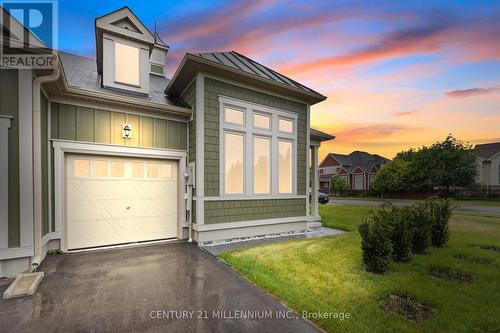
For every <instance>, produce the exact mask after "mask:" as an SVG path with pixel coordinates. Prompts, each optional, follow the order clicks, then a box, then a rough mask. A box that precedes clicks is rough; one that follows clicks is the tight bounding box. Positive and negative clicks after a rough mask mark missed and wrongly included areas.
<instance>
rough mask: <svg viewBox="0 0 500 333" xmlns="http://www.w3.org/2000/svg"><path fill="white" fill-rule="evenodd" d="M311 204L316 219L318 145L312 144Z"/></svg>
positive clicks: (317, 213) (317, 212)
mask: <svg viewBox="0 0 500 333" xmlns="http://www.w3.org/2000/svg"><path fill="white" fill-rule="evenodd" d="M311 148H312V157H311V160H312V161H311V163H312V169H313V172H312V179H311V182H312V184H311V185H312V191H311V192H312V194H311V195H312V205H313V216H314V219H315V220H316V219H317V218H319V210H318V188H319V179H318V147H317V146H312V147H311Z"/></svg>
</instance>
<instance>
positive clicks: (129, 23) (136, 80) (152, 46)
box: [95, 7, 168, 95]
mask: <svg viewBox="0 0 500 333" xmlns="http://www.w3.org/2000/svg"><path fill="white" fill-rule="evenodd" d="M95 29H96V53H97V72H98V73H99V74H100V75H101V84H102V87H104V88H109V89H119V90H125V91H127V92H133V93H137V94H141V95H148V94H149V93H150V84H151V78H150V75H151V74H154V75H161V76H163V77H164V76H165V73H166V70H165V57H166V55H167V52H168V46H167V45H166V44H165V43H164V42H163V41H161V38H160V37H159V36H158V34H157V33H156V32H155V34H153V33H151V32H150V31H149V30H148V29H147V28H146V26H144V24H143V23H142V22H141V21H140V20H139V19H138V18H137V17H136V16H135V15H134V13H132V12H131V11H130V9H129V8H128V7H123V8H121V9H119V10H117V11H114V12H112V13H109V14H107V15H104V16H101V17H98V18H97V19H96V21H95ZM155 82H156V81H155Z"/></svg>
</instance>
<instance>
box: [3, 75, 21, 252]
mask: <svg viewBox="0 0 500 333" xmlns="http://www.w3.org/2000/svg"><path fill="white" fill-rule="evenodd" d="M18 86H19V84H18V71H17V70H13V69H3V70H0V114H2V115H8V116H12V117H13V119H12V122H11V128H10V129H9V181H8V187H9V188H8V193H9V204H8V209H9V236H8V238H9V242H8V246H9V247H18V246H20V222H19V221H20V218H19V212H20V208H19V98H18Z"/></svg>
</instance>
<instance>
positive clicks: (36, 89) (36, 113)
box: [30, 65, 61, 271]
mask: <svg viewBox="0 0 500 333" xmlns="http://www.w3.org/2000/svg"><path fill="white" fill-rule="evenodd" d="M60 75H61V70H60V68H59V65H58V66H57V67H56V68H54V69H53V71H52V73H51V74H49V75H46V76H39V77H37V78H36V79H34V80H33V90H32V94H33V96H32V101H33V125H32V126H33V243H34V256H33V257H32V258H31V269H30V270H31V271H34V270H36V268H37V267H38V265H39V264H40V262H41V261H42V260H43V259H44V257H45V253H42V246H43V245H42V147H41V145H40V143H41V136H42V129H41V122H42V121H41V107H40V93H41V90H40V87H41V85H42V84H44V83H47V82H52V81H56V80H57V79H59V76H60Z"/></svg>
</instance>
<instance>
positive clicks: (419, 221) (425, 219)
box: [409, 204, 432, 254]
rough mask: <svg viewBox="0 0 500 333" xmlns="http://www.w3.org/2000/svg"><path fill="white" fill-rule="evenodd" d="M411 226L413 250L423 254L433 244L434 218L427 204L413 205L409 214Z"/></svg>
mask: <svg viewBox="0 0 500 333" xmlns="http://www.w3.org/2000/svg"><path fill="white" fill-rule="evenodd" d="M409 217H410V219H409V222H410V226H411V230H412V231H411V232H412V234H413V237H412V251H413V253H419V254H423V253H425V250H426V249H427V248H428V247H429V246H430V245H431V229H432V219H431V217H430V213H429V211H428V209H427V206H426V205H425V204H416V205H413V206H411V208H410V214H409Z"/></svg>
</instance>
